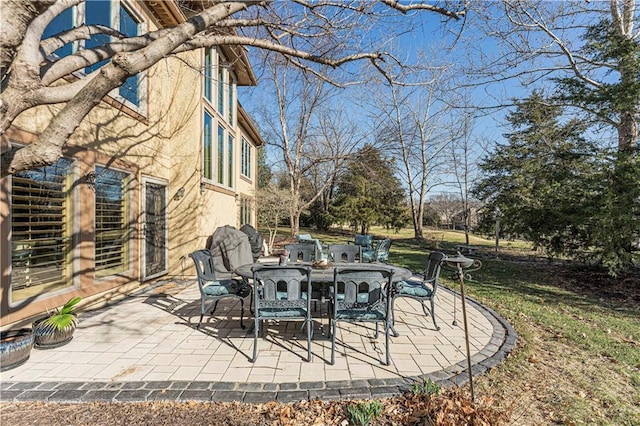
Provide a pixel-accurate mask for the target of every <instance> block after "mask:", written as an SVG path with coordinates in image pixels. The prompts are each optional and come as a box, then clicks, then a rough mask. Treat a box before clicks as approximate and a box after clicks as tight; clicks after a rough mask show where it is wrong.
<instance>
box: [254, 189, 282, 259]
mask: <svg viewBox="0 0 640 426" xmlns="http://www.w3.org/2000/svg"><path fill="white" fill-rule="evenodd" d="M288 197H289V194H288V191H286V190H283V189H278V188H277V187H276V186H275V185H273V184H270V185H268V186H266V187H265V188H261V189H259V190H258V191H257V193H256V200H257V203H258V205H259V206H260V208H259V209H258V220H259V222H260V225H262V226H266V227H267V230H268V231H269V239H268V241H267V246H268V247H269V252H273V243H274V242H275V239H276V235H277V234H278V227H279V226H280V224H281V223H280V222H281V221H282V219H283V218H285V217H287V215H288V214H289V203H288V202H287V200H288Z"/></svg>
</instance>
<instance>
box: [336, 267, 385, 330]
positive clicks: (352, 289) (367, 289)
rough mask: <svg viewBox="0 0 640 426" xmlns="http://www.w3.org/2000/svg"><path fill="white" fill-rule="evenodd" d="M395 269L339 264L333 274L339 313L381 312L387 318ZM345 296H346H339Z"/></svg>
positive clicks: (351, 315) (357, 314)
mask: <svg viewBox="0 0 640 426" xmlns="http://www.w3.org/2000/svg"><path fill="white" fill-rule="evenodd" d="M392 277H393V269H390V268H384V267H375V268H350V267H345V268H342V267H336V268H335V270H334V275H333V292H332V293H333V295H334V299H335V300H333V305H334V309H335V312H334V314H335V315H337V314H338V313H341V316H342V317H343V318H344V316H345V313H346V315H348V316H350V317H354V318H356V317H358V316H359V315H367V314H368V313H370V312H373V311H378V312H380V313H382V314H383V315H384V316H385V317H386V316H387V315H388V313H389V298H388V297H386V292H387V291H388V289H390V288H391V284H392ZM337 295H341V296H342V295H344V297H337Z"/></svg>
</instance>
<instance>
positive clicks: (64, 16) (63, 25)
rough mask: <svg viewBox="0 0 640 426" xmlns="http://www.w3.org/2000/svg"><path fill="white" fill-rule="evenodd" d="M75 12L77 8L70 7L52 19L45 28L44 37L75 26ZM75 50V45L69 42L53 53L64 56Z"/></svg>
mask: <svg viewBox="0 0 640 426" xmlns="http://www.w3.org/2000/svg"><path fill="white" fill-rule="evenodd" d="M74 12H75V8H74V7H70V8H69V9H65V10H64V11H63V12H62V13H61V14H60V15H58V16H56V17H55V18H53V21H51V23H50V24H49V25H48V26H47V28H46V29H45V30H44V33H43V34H42V39H43V40H44V39H47V38H49V37H51V36H54V35H56V34H59V33H61V32H63V31H66V30H69V29H71V28H73V17H74ZM73 50H74V49H73V45H72V44H71V43H69V44H65V45H64V46H62V47H61V48H59V49H58V50H56V51H55V52H53V53H54V54H56V55H58V56H59V57H61V58H62V57H64V56H69V55H71V54H72V53H73Z"/></svg>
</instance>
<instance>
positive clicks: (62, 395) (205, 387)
mask: <svg viewBox="0 0 640 426" xmlns="http://www.w3.org/2000/svg"><path fill="white" fill-rule="evenodd" d="M442 289H443V290H444V291H448V292H450V293H452V294H453V295H454V297H458V296H459V295H460V294H459V293H458V292H456V291H454V290H451V289H449V288H447V287H442ZM466 300H467V302H468V303H471V304H472V305H474V307H475V308H477V309H478V310H479V311H480V312H482V313H483V315H484V316H485V317H486V318H487V319H488V320H489V322H491V324H492V326H493V333H492V336H491V339H490V341H489V343H488V344H487V345H485V347H484V348H483V349H482V350H481V351H480V352H479V353H478V354H476V355H474V356H472V357H471V361H472V367H471V370H472V374H473V377H476V376H478V375H481V374H484V373H485V372H487V371H489V370H490V369H492V368H493V367H495V366H496V365H498V364H500V363H501V362H502V361H504V360H505V359H506V357H507V356H508V355H509V353H511V351H512V350H513V349H514V348H515V346H516V342H517V338H518V334H517V333H516V331H515V329H514V328H513V327H512V326H511V324H509V322H508V321H507V320H506V319H504V318H503V317H502V316H501V315H500V314H498V313H497V312H496V311H495V310H493V309H491V308H489V307H487V306H485V305H483V304H482V303H480V302H478V301H477V300H475V299H473V298H471V297H468V296H467V297H466ZM423 380H431V381H433V382H434V383H436V384H437V385H439V386H441V387H445V388H446V387H451V386H463V385H464V384H466V383H467V382H468V381H469V377H468V372H467V362H466V359H465V360H464V361H461V362H459V363H457V364H454V365H452V366H450V367H448V368H445V369H444V370H440V371H435V372H433V373H429V374H424V375H419V376H412V377H405V378H392V379H368V380H344V381H329V382H300V383H279V384H278V383H236V382H189V381H168V380H167V381H141V382H2V383H0V402H30V401H41V402H42V401H46V402H60V403H63V402H67V403H68V402H72V403H78V402H145V401H174V402H189V401H196V402H214V401H220V402H233V401H240V402H245V403H266V402H270V401H278V402H281V403H287V402H294V401H301V400H315V399H320V400H323V401H329V400H340V399H345V400H349V399H368V398H387V397H393V396H397V395H399V394H401V393H404V392H406V391H408V390H409V389H410V388H411V386H412V385H413V384H414V383H419V382H422V381H423Z"/></svg>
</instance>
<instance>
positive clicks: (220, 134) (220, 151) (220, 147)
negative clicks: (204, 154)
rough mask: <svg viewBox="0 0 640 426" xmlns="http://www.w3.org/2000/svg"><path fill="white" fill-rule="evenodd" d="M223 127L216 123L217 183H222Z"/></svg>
mask: <svg viewBox="0 0 640 426" xmlns="http://www.w3.org/2000/svg"><path fill="white" fill-rule="evenodd" d="M224 158H225V157H224V127H222V126H220V125H218V183H219V184H224Z"/></svg>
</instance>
